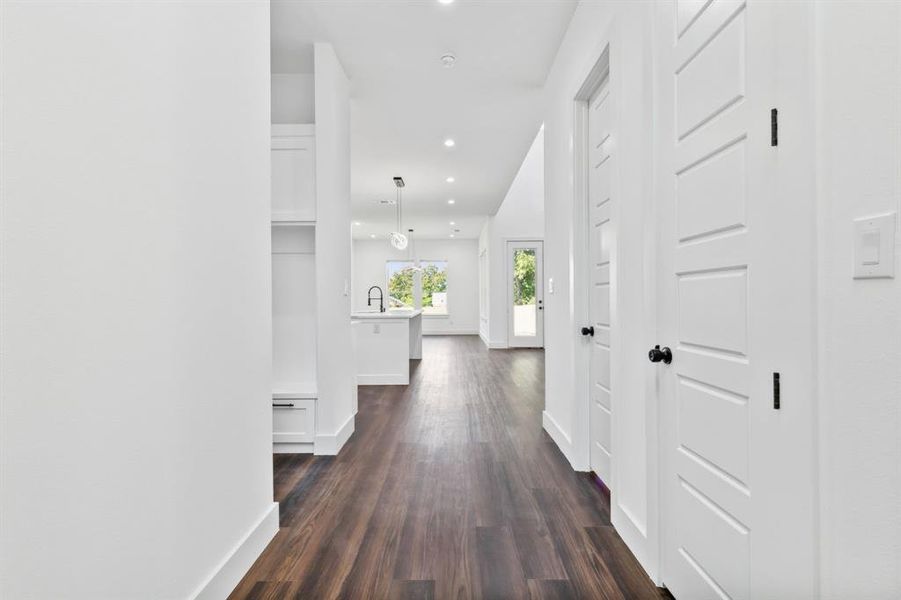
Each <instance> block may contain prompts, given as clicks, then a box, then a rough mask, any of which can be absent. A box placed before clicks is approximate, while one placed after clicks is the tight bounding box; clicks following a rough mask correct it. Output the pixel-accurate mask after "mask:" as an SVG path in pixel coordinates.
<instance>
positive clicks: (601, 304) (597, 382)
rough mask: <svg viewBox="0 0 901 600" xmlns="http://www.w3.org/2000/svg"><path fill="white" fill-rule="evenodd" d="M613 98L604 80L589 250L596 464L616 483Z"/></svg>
mask: <svg viewBox="0 0 901 600" xmlns="http://www.w3.org/2000/svg"><path fill="white" fill-rule="evenodd" d="M612 127H613V102H612V99H611V98H610V85H609V82H608V81H604V82H602V83H601V85H600V86H599V88H598V90H597V91H596V92H595V93H594V94H593V95H592V97H591V98H590V99H589V100H588V165H587V167H588V223H587V226H588V252H589V270H590V271H589V272H590V276H589V296H588V314H589V321H590V323H589V326H590V327H591V328H592V330H593V332H592V334H591V335H590V340H591V350H590V357H589V361H590V363H589V378H590V390H589V397H590V402H591V410H590V413H589V440H590V448H591V450H590V456H589V460H590V463H591V464H590V466H591V470H592V471H594V473H595V474H596V475H597V476H598V477H599V478H600V479H601V481H603V482H604V484H605V485H607V486H610V485H611V482H612V474H611V466H610V460H611V456H610V454H611V449H612V448H613V443H612V439H611V435H612V427H611V417H612V414H611V409H612V404H611V397H610V394H611V389H610V324H611V323H610V321H611V319H610V267H611V260H610V255H611V254H610V251H611V248H612V247H613V239H612V237H613V223H612V222H611V215H612V208H613V198H612V189H611V177H612V176H611V173H612V170H613V157H612V154H611V147H610V146H611V130H612Z"/></svg>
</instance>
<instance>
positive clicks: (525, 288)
mask: <svg viewBox="0 0 901 600" xmlns="http://www.w3.org/2000/svg"><path fill="white" fill-rule="evenodd" d="M513 303H514V304H516V305H517V306H523V305H526V304H535V250H516V251H515V252H514V253H513Z"/></svg>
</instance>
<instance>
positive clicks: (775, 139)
mask: <svg viewBox="0 0 901 600" xmlns="http://www.w3.org/2000/svg"><path fill="white" fill-rule="evenodd" d="M778 145H779V111H778V110H776V109H775V108H772V109H770V146H778Z"/></svg>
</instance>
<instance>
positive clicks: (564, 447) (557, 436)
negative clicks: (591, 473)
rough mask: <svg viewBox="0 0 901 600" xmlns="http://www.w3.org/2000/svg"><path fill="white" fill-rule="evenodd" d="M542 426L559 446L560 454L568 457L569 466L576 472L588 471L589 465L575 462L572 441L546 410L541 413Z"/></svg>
mask: <svg viewBox="0 0 901 600" xmlns="http://www.w3.org/2000/svg"><path fill="white" fill-rule="evenodd" d="M541 425H542V427H544V430H545V431H547V433H548V435H549V436H551V439H552V440H554V443H555V444H557V447H558V448H559V449H560V452H562V453H563V456H564V457H566V460H567V462H569V465H570V466H571V467H572V468H573V469H574V470H576V471H587V470H588V466H587V465H580V464H577V463H575V462H574V461H573V457H572V440H571V439H570V438H569V436H568V435H566V433H564V431H563V429H562V428H561V427H560V425H559V424H558V423H557V421H555V420H554V417H552V416H551V413H549V412H548V411H546V410H544V411H541Z"/></svg>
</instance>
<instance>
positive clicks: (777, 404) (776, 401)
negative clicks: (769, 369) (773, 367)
mask: <svg viewBox="0 0 901 600" xmlns="http://www.w3.org/2000/svg"><path fill="white" fill-rule="evenodd" d="M779 387H780V386H779V373H773V408H774V409H775V410H779V409H780V408H782V399H781V398H780V395H781V394H780V389H779Z"/></svg>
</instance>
